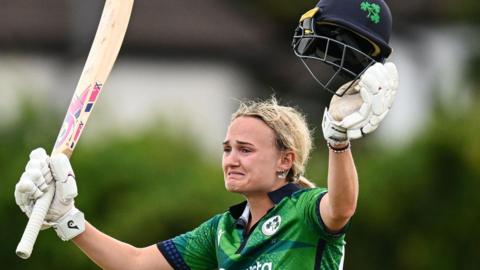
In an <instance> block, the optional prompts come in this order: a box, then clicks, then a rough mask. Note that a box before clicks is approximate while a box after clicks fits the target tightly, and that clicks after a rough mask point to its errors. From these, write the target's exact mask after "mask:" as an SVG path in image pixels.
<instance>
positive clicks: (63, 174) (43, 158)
mask: <svg viewBox="0 0 480 270" xmlns="http://www.w3.org/2000/svg"><path fill="white" fill-rule="evenodd" d="M52 180H54V181H52ZM48 185H55V195H54V197H53V200H52V203H51V205H50V208H49V209H48V212H47V215H46V216H45V220H44V222H43V226H42V229H47V228H49V227H52V226H53V228H54V229H55V231H56V232H57V234H58V236H59V237H60V238H61V239H62V240H64V241H67V240H70V239H71V238H73V237H75V236H77V235H78V234H80V233H82V232H83V231H84V230H85V219H84V216H83V213H82V212H80V211H79V210H78V209H76V208H75V205H74V198H75V197H76V196H77V195H78V192H77V184H76V182H75V175H74V174H73V170H72V166H71V165H70V161H69V160H68V158H67V157H66V156H65V155H64V154H59V155H54V156H52V157H51V158H49V157H48V155H47V153H46V152H45V150H44V149H42V148H38V149H35V150H33V151H32V152H31V153H30V160H29V161H28V163H27V166H26V167H25V172H24V173H23V174H22V176H21V177H20V180H19V181H18V183H17V185H16V187H15V202H16V203H17V205H18V206H19V207H20V209H21V210H22V211H23V212H25V214H26V215H27V216H28V217H30V215H31V213H32V210H33V206H34V204H35V201H36V200H37V199H38V198H40V197H41V196H42V195H43V194H44V192H45V191H46V189H47V186H48Z"/></svg>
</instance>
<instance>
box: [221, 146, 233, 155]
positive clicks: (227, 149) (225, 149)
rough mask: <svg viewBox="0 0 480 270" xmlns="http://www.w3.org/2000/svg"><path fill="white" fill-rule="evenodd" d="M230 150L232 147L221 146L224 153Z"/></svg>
mask: <svg viewBox="0 0 480 270" xmlns="http://www.w3.org/2000/svg"><path fill="white" fill-rule="evenodd" d="M230 151H232V148H231V147H230V146H224V147H223V152H224V153H230Z"/></svg>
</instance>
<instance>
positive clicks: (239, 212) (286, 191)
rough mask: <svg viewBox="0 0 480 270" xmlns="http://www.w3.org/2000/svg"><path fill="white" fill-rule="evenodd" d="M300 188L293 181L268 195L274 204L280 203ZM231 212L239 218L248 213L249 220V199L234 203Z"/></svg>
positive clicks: (235, 217) (234, 216)
mask: <svg viewBox="0 0 480 270" xmlns="http://www.w3.org/2000/svg"><path fill="white" fill-rule="evenodd" d="M297 190H300V187H298V186H297V185H295V184H293V183H288V184H286V185H284V186H282V187H281V188H279V189H277V190H274V191H271V192H269V193H268V197H269V198H270V200H272V202H273V203H274V204H278V203H280V202H281V201H282V200H283V198H285V197H287V196H290V195H292V194H293V193H294V192H295V191H297ZM229 212H230V214H231V215H232V217H233V218H234V219H237V220H239V218H240V217H243V216H245V215H246V217H247V219H246V220H247V221H248V214H250V209H248V206H247V201H243V202H241V203H239V204H236V205H233V206H231V207H230V208H229Z"/></svg>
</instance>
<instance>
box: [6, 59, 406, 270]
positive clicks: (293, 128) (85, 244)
mask: <svg viewBox="0 0 480 270" xmlns="http://www.w3.org/2000/svg"><path fill="white" fill-rule="evenodd" d="M372 78H373V79H372ZM396 82H397V75H396V70H395V67H394V65H393V64H391V63H388V64H385V65H383V64H376V65H374V66H372V67H370V68H369V69H368V70H367V71H366V72H365V74H364V75H363V76H362V78H361V80H360V82H359V83H358V87H356V89H358V88H360V92H361V93H362V96H366V95H369V94H370V95H371V94H372V93H377V94H378V87H381V88H382V91H381V93H385V94H392V93H391V91H395V89H396V87H397V83H396ZM358 95H360V94H359V93H358ZM371 100H372V99H370V98H368V99H367V100H365V101H364V102H363V103H362V106H363V107H365V106H367V107H368V106H370V107H372V104H370V101H371ZM382 100H384V101H385V102H387V99H382ZM388 101H390V100H388ZM337 104H341V105H342V106H347V105H351V104H349V103H348V102H347V103H337ZM384 105H385V106H383V107H385V112H384V113H385V114H386V112H388V108H389V106H390V105H391V103H390V104H387V103H385V104H384ZM363 107H362V108H363ZM335 108H336V105H335V104H332V106H331V107H330V110H332V109H335ZM336 109H338V108H336ZM358 110H360V107H357V110H354V112H353V113H351V114H349V115H346V116H345V117H344V119H348V118H349V117H350V116H351V115H354V114H355V113H357V112H358ZM372 115H373V114H366V116H365V117H364V119H363V120H362V121H360V122H362V123H368V122H369V119H371V118H372V117H373V116H372ZM377 124H378V123H377ZM322 126H323V132H324V135H325V138H326V139H327V142H328V145H329V149H330V150H329V163H328V192H327V190H326V189H323V188H314V185H313V184H312V183H311V182H309V181H308V180H307V179H305V177H304V176H303V174H304V169H305V165H306V162H307V160H308V157H309V154H310V150H311V148H312V147H311V146H312V141H311V135H310V131H309V129H308V127H307V124H306V121H305V119H304V117H303V116H302V115H301V114H300V113H299V112H298V111H297V110H295V109H294V108H291V107H285V106H280V105H278V104H277V102H276V100H275V99H271V100H268V101H264V102H249V103H246V104H241V106H240V108H239V109H238V110H237V112H235V113H234V114H233V116H232V121H231V123H230V126H229V127H228V130H227V133H226V137H225V141H224V142H223V158H222V167H223V172H224V181H225V187H226V189H227V190H228V191H230V192H235V193H240V194H242V195H243V196H244V197H245V198H246V201H245V202H243V203H241V204H238V205H234V206H232V207H230V209H229V211H227V212H225V213H223V214H219V215H216V216H214V217H213V218H211V219H209V220H208V221H206V222H205V223H203V224H202V225H200V226H199V227H198V228H196V229H194V230H193V231H190V232H188V233H186V234H183V235H180V236H177V237H175V238H173V239H170V240H166V241H162V242H160V243H158V244H154V245H151V246H148V247H145V248H136V247H133V246H131V245H128V244H126V243H123V242H120V241H118V240H116V239H113V238H111V237H110V236H107V235H106V234H103V233H102V232H100V231H99V230H97V229H96V228H94V227H93V226H92V225H91V224H89V223H88V222H86V221H85V219H84V217H83V213H82V212H80V211H79V210H78V209H77V208H75V206H74V197H75V196H77V187H76V182H75V178H74V174H73V170H72V168H71V165H70V163H69V161H68V158H67V157H66V156H64V155H54V156H52V157H48V156H47V154H46V152H45V150H43V149H41V148H40V149H36V150H34V151H32V153H31V154H30V161H29V162H28V164H27V166H26V171H25V173H24V174H23V175H22V177H21V178H20V181H19V182H18V184H17V186H16V190H15V199H16V202H17V204H18V205H19V206H20V208H21V209H22V210H23V211H24V212H25V213H26V214H27V215H30V213H31V209H32V205H33V203H34V201H35V200H36V199H38V198H39V197H40V196H41V195H42V190H45V187H46V184H54V185H55V189H56V191H55V197H54V200H53V203H52V205H51V207H50V209H49V212H48V214H47V217H46V218H45V227H49V226H53V228H54V229H55V231H56V232H57V234H58V235H59V237H60V238H61V239H63V240H70V239H71V240H72V241H73V242H74V243H75V244H76V245H77V246H78V247H79V248H80V249H81V250H82V251H83V252H84V253H85V254H86V255H87V256H89V257H90V258H91V259H92V260H93V261H94V262H95V263H96V264H97V265H98V266H100V267H102V268H104V269H342V267H343V266H342V265H343V256H344V246H345V241H344V237H345V229H346V227H347V226H348V222H349V220H350V218H351V216H352V215H353V214H354V212H355V208H356V204H357V197H358V179H357V172H356V169H355V165H354V162H353V159H352V154H351V151H350V142H349V139H350V138H349V137H348V134H349V128H346V127H345V123H343V121H335V120H332V116H331V115H330V113H329V111H326V113H325V116H324V119H323V125H322ZM358 127H359V126H358V125H356V126H355V127H354V128H358ZM332 134H333V135H332ZM342 134H343V135H342ZM52 180H53V181H52Z"/></svg>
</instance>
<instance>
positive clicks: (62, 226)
mask: <svg viewBox="0 0 480 270" xmlns="http://www.w3.org/2000/svg"><path fill="white" fill-rule="evenodd" d="M52 227H53V229H54V230H55V232H56V233H57V235H58V237H60V239H62V240H63V241H68V240H70V239H72V238H74V237H75V236H77V235H79V234H81V233H82V232H84V231H85V216H84V215H83V213H82V212H81V211H80V210H78V209H77V208H75V207H74V208H72V209H71V210H70V211H68V213H67V214H65V215H64V216H63V217H62V218H60V219H59V220H58V222H56V223H55V224H54V225H53V226H52Z"/></svg>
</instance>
